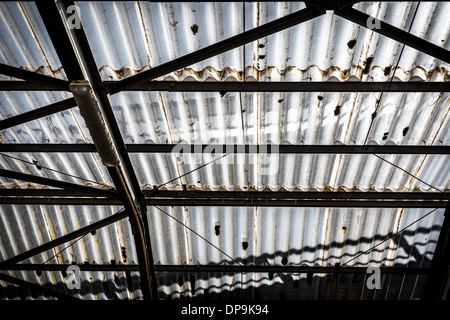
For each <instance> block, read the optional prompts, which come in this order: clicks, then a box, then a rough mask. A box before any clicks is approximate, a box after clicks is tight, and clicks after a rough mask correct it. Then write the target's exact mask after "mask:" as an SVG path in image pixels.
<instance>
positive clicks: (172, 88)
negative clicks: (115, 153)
mask: <svg viewBox="0 0 450 320" xmlns="http://www.w3.org/2000/svg"><path fill="white" fill-rule="evenodd" d="M104 83H105V85H106V86H107V87H116V86H118V85H120V83H121V81H105V82H104ZM126 91H169V92H220V93H225V92H443V91H450V82H415V81H414V82H361V81H344V82H332V81H329V82H327V81H325V82H306V81H296V82H294V81H292V82H291V81H282V82H281V81H280V82H278V81H274V82H259V81H254V82H253V81H245V82H243V81H230V82H228V81H217V82H216V81H147V82H138V83H134V84H131V85H128V86H127V87H126Z"/></svg>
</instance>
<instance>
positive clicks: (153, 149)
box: [0, 121, 450, 154]
mask: <svg viewBox="0 0 450 320" xmlns="http://www.w3.org/2000/svg"><path fill="white" fill-rule="evenodd" d="M0 123H1V121H0ZM125 148H126V150H127V153H178V152H179V153H204V152H207V153H215V154H220V153H248V154H254V153H274V154H276V153H279V154H306V153H318V154H319V153H320V154H335V153H342V154H450V146H433V145H344V144H336V145H262V144H261V145H248V144H247V145H244V144H242V145H240V144H236V145H231V144H208V145H207V144H181V143H180V144H126V145H125ZM0 152H49V153H51V152H66V153H72V152H74V153H76V152H79V153H94V152H96V148H95V146H94V145H93V144H50V143H45V144H37V143H36V144H35V143H31V144H27V143H20V144H19V143H1V144H0Z"/></svg>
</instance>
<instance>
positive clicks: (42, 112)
mask: <svg viewBox="0 0 450 320" xmlns="http://www.w3.org/2000/svg"><path fill="white" fill-rule="evenodd" d="M76 105H77V104H76V102H75V99H73V98H69V99H66V100H62V101H59V102H55V103H52V104H49V105H47V106H45V107H41V108H38V109H35V110H31V111H28V112H25V113H22V114H19V115H17V116H13V117H10V118H7V119H4V120H1V121H0V130H4V129H8V128H11V127H13V126H17V125H20V124H24V123H26V122H29V121H33V120H37V119H40V118H42V117H46V116H49V115H52V114H54V113H57V112H61V111H65V110H68V109H71V108H73V107H76Z"/></svg>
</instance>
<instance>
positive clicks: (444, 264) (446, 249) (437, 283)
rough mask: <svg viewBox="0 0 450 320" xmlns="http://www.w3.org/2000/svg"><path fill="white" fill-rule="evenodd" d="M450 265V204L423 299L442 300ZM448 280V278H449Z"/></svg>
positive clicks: (446, 210) (446, 211) (445, 214)
mask: <svg viewBox="0 0 450 320" xmlns="http://www.w3.org/2000/svg"><path fill="white" fill-rule="evenodd" d="M449 265H450V204H448V205H447V208H446V209H445V213H444V222H443V223H442V228H441V233H440V234H439V239H438V242H437V244H436V249H435V251H434V255H433V259H432V260H431V267H430V273H429V275H428V277H427V281H426V283H425V288H424V290H423V293H422V300H440V299H442V291H443V288H444V284H445V280H446V278H447V273H448V268H449ZM447 281H448V280H447Z"/></svg>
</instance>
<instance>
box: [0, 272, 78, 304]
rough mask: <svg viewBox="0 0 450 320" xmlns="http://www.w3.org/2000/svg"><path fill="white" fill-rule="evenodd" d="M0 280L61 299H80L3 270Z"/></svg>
mask: <svg viewBox="0 0 450 320" xmlns="http://www.w3.org/2000/svg"><path fill="white" fill-rule="evenodd" d="M0 280H2V281H6V282H9V283H13V284H15V285H17V286H19V287H21V288H24V289H28V290H31V291H37V292H41V293H44V294H46V295H49V296H52V297H55V298H58V299H60V300H80V299H78V298H76V297H73V296H69V295H67V294H65V293H63V292H60V291H56V290H53V289H50V288H46V287H44V286H41V285H39V284H36V283H32V282H29V281H25V280H22V279H19V278H15V277H12V276H9V275H7V274H4V273H1V272H0Z"/></svg>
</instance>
